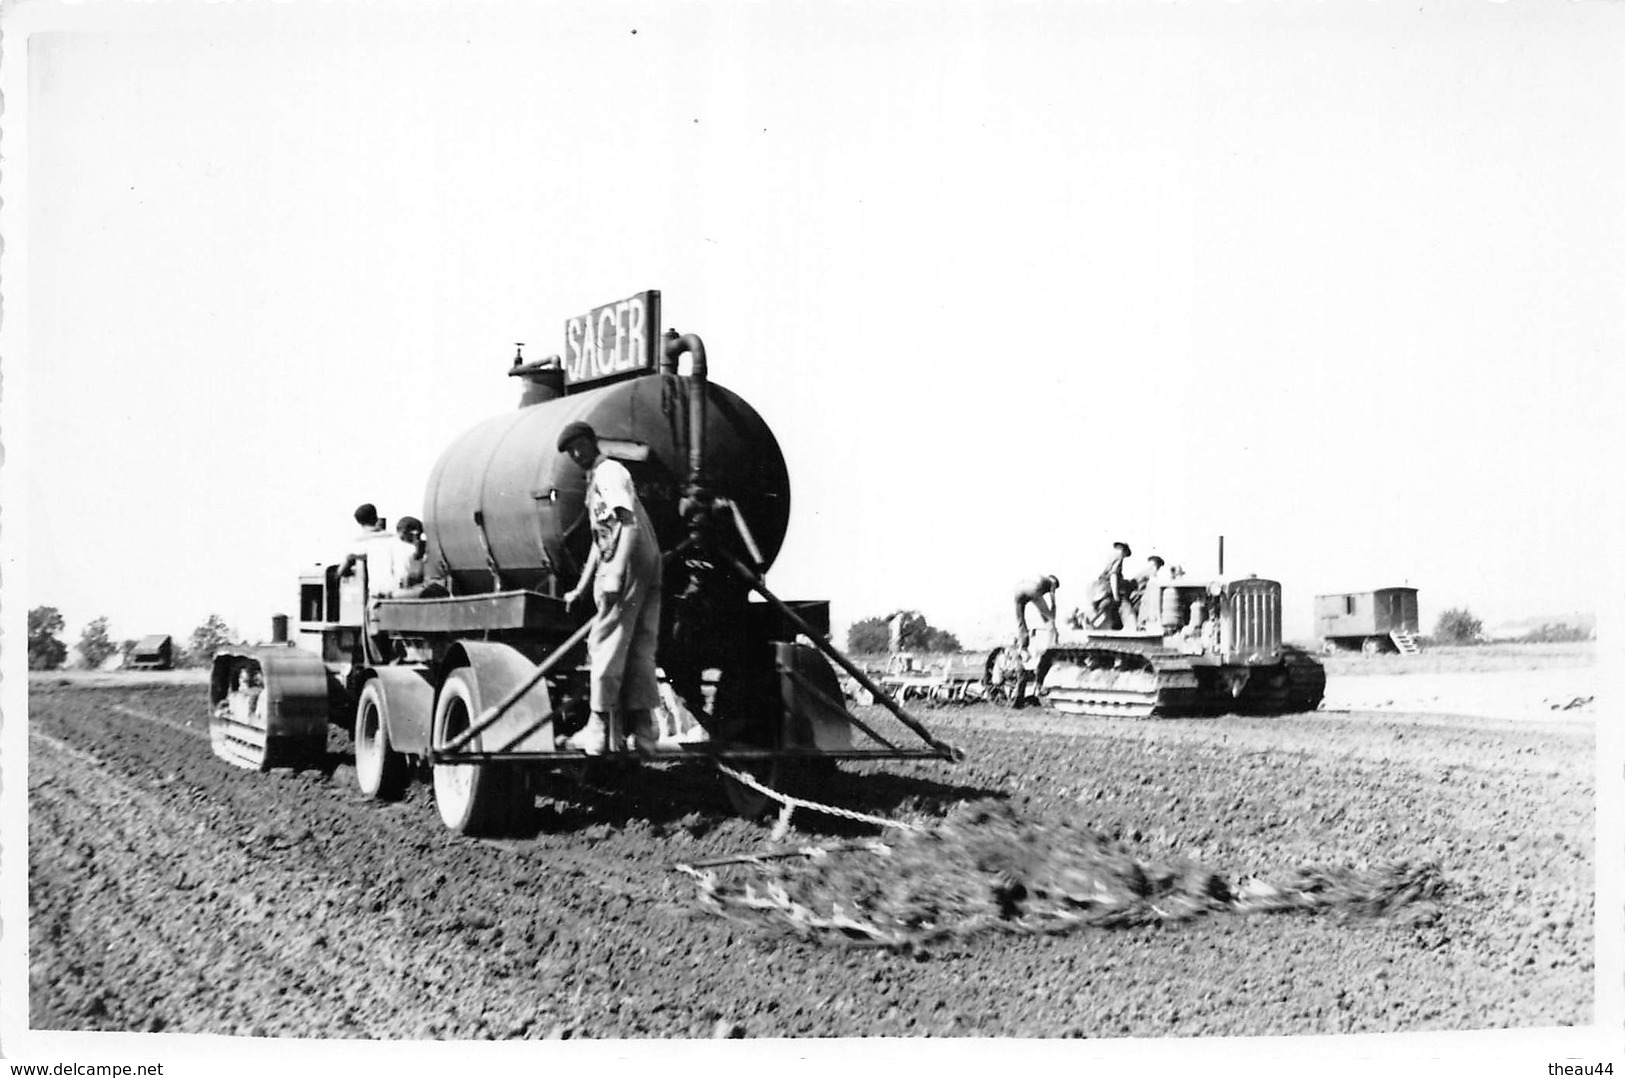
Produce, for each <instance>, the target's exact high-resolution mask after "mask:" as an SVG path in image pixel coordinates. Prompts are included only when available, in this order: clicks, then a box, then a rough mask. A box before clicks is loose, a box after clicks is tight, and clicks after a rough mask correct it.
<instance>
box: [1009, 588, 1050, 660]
mask: <svg viewBox="0 0 1625 1078" xmlns="http://www.w3.org/2000/svg"><path fill="white" fill-rule="evenodd" d="M1060 586H1061V582H1060V581H1059V580H1058V579H1056V578H1055V577H1053V576H1040V577H1034V578H1033V579H1031V580H1023V581H1022V582H1021V583H1020V584H1017V585H1016V642H1017V643H1018V644H1020V645H1021V647H1022V649H1023V650H1025V649H1026V647H1027V645H1028V643H1029V642H1030V641H1031V639H1032V634H1031V633H1029V632H1028V631H1027V604H1028V603H1031V604H1032V607H1033V609H1034V610H1036V611H1038V616H1039V617H1040V618H1042V619H1043V620H1044V628H1045V629H1046V630H1048V632H1049V642H1050V643H1051V644H1054V643H1055V642H1056V641H1057V640H1059V639H1060V633H1059V631H1058V630H1057V629H1056V627H1055V611H1056V598H1055V592H1056V589H1058V588H1059V587H1060Z"/></svg>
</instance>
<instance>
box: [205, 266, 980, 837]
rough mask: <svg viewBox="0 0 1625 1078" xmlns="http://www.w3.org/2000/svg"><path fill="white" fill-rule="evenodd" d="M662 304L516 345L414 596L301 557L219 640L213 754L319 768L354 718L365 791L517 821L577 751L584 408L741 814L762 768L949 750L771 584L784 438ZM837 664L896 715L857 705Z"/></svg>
mask: <svg viewBox="0 0 1625 1078" xmlns="http://www.w3.org/2000/svg"><path fill="white" fill-rule="evenodd" d="M659 324H660V293H659V292H658V291H654V290H650V291H646V292H641V293H638V294H637V295H635V296H633V297H631V298H629V299H626V300H621V301H618V302H616V303H612V304H606V305H604V306H602V307H598V308H594V309H593V310H592V311H591V312H589V313H588V314H586V315H584V316H581V317H579V318H574V319H570V320H569V321H568V322H567V323H566V327H565V351H564V353H563V355H562V356H560V357H549V359H548V360H544V361H541V362H526V361H525V360H524V358H523V355H522V354H519V355H516V356H515V358H514V361H513V363H512V365H511V367H510V369H509V370H508V372H507V373H508V375H509V376H510V377H513V378H515V379H516V380H517V382H518V383H519V386H520V400H519V407H518V408H517V409H515V410H513V411H509V412H506V413H503V414H500V415H496V416H493V417H490V418H488V419H486V420H484V421H483V422H480V423H477V424H475V425H474V426H472V427H470V428H469V429H468V430H467V431H465V432H464V433H463V434H462V435H461V436H459V437H457V438H456V439H454V440H453V441H452V442H451V444H450V445H448V446H447V447H446V448H445V449H444V451H443V452H442V453H441V455H440V457H439V460H438V462H437V463H436V464H435V465H434V467H433V469H432V470H431V471H430V474H429V477H428V482H427V486H426V488H425V491H424V497H423V508H422V520H423V525H424V540H425V544H426V546H425V551H424V555H425V556H424V564H425V572H424V576H425V578H426V581H427V584H426V586H425V587H424V588H423V589H422V592H421V594H419V595H415V596H410V597H388V598H381V597H375V596H371V595H369V593H368V587H367V581H366V574H365V571H364V563H363V569H362V571H358V572H354V573H350V574H343V573H341V566H340V565H334V564H326V565H318V566H317V567H316V568H314V569H313V570H311V571H309V572H306V573H304V574H302V575H301V576H300V577H299V593H298V594H299V600H298V616H297V619H296V629H295V631H293V632H291V633H288V632H286V630H284V631H283V633H282V635H283V636H284V637H286V638H285V639H279V638H278V637H277V633H276V632H275V631H274V632H273V643H272V644H270V645H259V646H255V647H242V648H232V649H228V650H225V651H222V652H221V653H219V654H218V655H216V656H215V658H214V663H213V669H212V671H211V677H210V734H211V743H212V745H213V749H214V752H215V753H216V755H218V756H220V757H221V758H222V759H224V760H226V761H227V762H229V763H232V764H236V765H238V766H241V767H244V768H250V769H255V770H262V771H263V770H269V769H271V768H277V767H300V766H308V765H312V764H320V763H321V762H323V761H324V760H325V757H326V746H327V732H328V728H329V727H330V726H339V727H343V728H347V729H349V730H350V731H351V738H352V742H353V745H354V753H355V774H356V780H357V783H358V785H359V787H360V789H361V791H362V793H363V794H364V795H365V796H367V797H368V798H372V799H377V800H391V799H395V798H399V797H401V796H402V795H403V794H404V792H405V789H406V786H407V785H408V783H409V782H410V781H412V779H413V778H414V777H415V776H425V775H426V776H427V777H428V778H429V779H430V781H432V784H433V791H434V798H435V802H436V805H437V807H438V810H439V813H440V816H441V818H442V820H443V821H444V822H445V824H446V825H447V826H448V827H450V828H451V829H452V830H454V831H457V832H459V833H463V834H489V833H499V832H503V831H505V830H508V829H510V828H511V827H512V826H513V825H514V824H515V822H516V820H517V819H518V818H519V814H520V813H522V811H523V810H524V809H526V808H528V807H529V805H530V804H532V803H533V793H534V790H535V788H536V786H537V783H538V780H539V779H542V778H545V777H546V774H547V773H548V772H549V771H550V770H553V769H559V768H568V767H579V766H581V765H582V763H583V759H584V758H583V754H582V753H580V752H578V751H575V750H572V749H570V748H568V747H565V746H564V739H565V738H566V737H567V736H568V735H569V734H570V733H572V732H574V731H575V730H578V729H580V728H581V726H582V725H584V724H585V722H586V720H587V717H588V710H587V701H588V695H589V691H588V690H589V686H588V671H587V666H586V663H585V660H586V644H585V643H584V641H585V639H586V636H587V632H588V629H589V627H590V609H589V610H587V611H585V612H584V611H581V610H579V609H578V610H576V611H572V610H570V609H568V608H567V606H566V603H565V601H564V596H565V595H566V594H567V593H568V591H569V590H570V588H571V587H572V586H573V585H574V584H575V582H576V581H577V579H578V577H579V576H580V574H581V571H582V569H583V567H584V565H585V563H586V559H587V552H588V543H589V542H590V536H589V527H588V522H587V513H586V507H585V493H586V476H585V473H584V471H583V470H582V469H581V468H580V467H578V466H577V465H576V464H575V463H573V462H572V461H571V460H570V459H569V458H568V457H567V456H565V455H564V454H562V453H559V452H558V451H557V449H556V445H555V443H556V439H557V436H558V434H559V432H560V430H561V429H562V428H563V427H564V426H565V425H566V424H568V423H570V422H573V421H576V420H582V421H585V422H587V423H589V424H591V426H592V427H593V428H594V429H595V430H596V431H597V433H598V436H599V445H600V448H601V449H602V450H603V451H604V452H605V453H606V454H607V455H608V456H609V457H610V458H612V459H615V460H618V461H620V462H621V463H622V464H624V465H625V467H626V468H627V469H628V471H629V472H630V473H631V475H632V477H633V482H634V485H635V486H636V489H637V493H638V497H639V499H640V500H641V501H642V503H643V505H644V507H645V509H646V510H647V511H648V514H649V517H650V520H651V522H652V524H653V526H654V530H655V533H656V537H657V539H658V541H659V545H660V549H661V551H662V552H663V563H664V571H663V602H662V618H661V631H660V642H659V649H658V653H657V657H658V665H659V668H660V671H661V673H662V676H663V679H664V688H663V696H666V698H667V699H669V700H670V701H672V706H673V707H678V706H680V707H681V708H682V709H683V710H684V711H686V712H687V714H688V715H690V716H692V718H693V720H694V721H696V722H697V723H698V724H699V726H700V727H703V729H704V734H705V736H704V737H703V739H696V740H692V741H687V742H685V743H683V744H682V745H680V746H678V747H677V750H676V751H678V752H679V753H680V754H681V756H683V757H686V758H691V759H695V760H700V761H717V762H721V763H723V764H725V765H728V768H730V769H732V770H734V771H735V773H737V774H739V775H743V776H745V777H746V778H748V779H749V780H750V783H744V782H741V781H739V780H738V779H734V778H731V777H727V772H726V771H724V772H723V773H724V776H725V777H724V779H723V782H724V785H725V787H726V789H727V791H728V795H729V797H730V799H731V800H732V802H733V804H734V807H735V808H736V809H737V810H739V811H740V812H742V813H744V814H746V815H756V814H759V813H760V812H762V811H763V810H765V809H766V808H767V807H769V805H770V800H769V795H766V794H764V793H762V791H761V789H759V788H758V787H766V788H769V789H777V788H781V787H783V786H784V785H786V784H789V783H790V782H792V781H793V779H794V778H796V777H797V776H801V777H805V776H806V775H808V774H817V773H819V772H820V771H824V772H827V770H828V768H829V767H831V766H833V763H832V762H833V761H836V760H841V759H872V758H933V759H941V760H953V759H956V758H958V757H959V755H960V754H959V752H958V750H956V749H954V748H953V747H952V746H950V745H948V744H946V743H944V742H941V741H939V740H937V739H936V738H935V737H934V736H932V735H931V733H930V731H928V730H926V729H925V727H924V726H922V725H921V724H920V723H919V722H918V721H917V720H916V719H914V718H913V717H912V716H911V715H909V714H908V713H907V712H906V711H904V710H903V709H902V708H901V707H900V706H899V705H898V704H897V703H896V702H895V701H894V700H892V699H891V698H890V697H888V696H886V694H885V693H883V692H881V691H880V689H879V688H878V686H875V685H873V683H871V682H869V679H868V676H867V675H866V674H865V673H864V672H863V671H862V670H860V669H858V668H857V667H856V666H855V665H853V664H852V663H851V662H850V660H848V659H847V658H846V657H845V656H843V655H842V654H840V652H838V651H837V650H836V649H835V648H834V647H833V646H832V645H831V644H830V643H829V640H828V634H829V604H828V603H827V602H826V601H822V600H800V601H785V600H782V599H780V598H779V597H778V596H776V595H774V594H773V592H772V591H770V590H769V588H768V586H767V583H766V579H765V574H766V573H767V571H768V569H769V568H770V567H771V566H772V564H773V562H774V560H775V558H776V557H777V555H778V553H779V550H780V547H781V546H782V544H783V542H784V538H785V534H786V531H787V528H788V524H789V519H790V481H789V475H788V471H787V469H786V466H785V461H784V456H783V454H782V452H781V451H780V448H779V445H778V443H777V441H776V440H775V438H774V436H773V432H772V431H771V430H770V429H769V427H768V425H767V423H766V422H764V421H763V419H762V418H761V416H760V415H759V414H758V413H757V412H756V411H755V409H753V408H752V407H751V406H750V404H748V403H747V402H746V401H745V400H744V399H742V398H741V397H740V396H738V395H737V394H735V393H733V392H731V391H730V390H728V389H726V388H724V387H723V386H721V385H719V384H717V383H716V382H714V381H712V380H711V378H710V375H709V370H708V363H707V358H706V353H705V347H704V344H703V343H702V342H701V340H700V338H699V337H698V336H696V335H694V334H679V333H677V332H676V331H675V330H667V331H666V333H665V334H659V333H658V326H659ZM684 357H687V359H688V373H687V374H680V373H679V369H680V364H681V362H682V360H683V359H684ZM588 605H589V606H590V604H588ZM273 625H274V626H286V625H287V619H285V618H279V619H274V621H273ZM831 663H835V664H836V665H838V666H840V667H841V668H842V669H844V670H845V671H846V673H847V674H848V675H850V676H852V677H854V678H855V679H857V680H859V681H860V682H861V683H864V684H865V687H866V688H869V689H870V690H871V691H872V692H873V693H874V696H875V699H876V701H877V702H878V703H879V704H880V705H881V707H882V710H884V711H885V712H889V716H888V715H884V714H883V715H880V716H878V717H876V716H874V715H871V716H870V719H869V721H867V722H865V721H863V720H860V719H859V718H858V717H857V716H854V715H853V714H852V713H851V712H850V711H848V709H847V707H846V705H845V703H844V700H843V695H842V692H841V688H840V684H839V681H838V680H837V676H836V674H835V671H834V670H833V669H832V667H831ZM883 724H884V725H885V729H884V730H882V729H880V728H879V727H880V726H882V725H883Z"/></svg>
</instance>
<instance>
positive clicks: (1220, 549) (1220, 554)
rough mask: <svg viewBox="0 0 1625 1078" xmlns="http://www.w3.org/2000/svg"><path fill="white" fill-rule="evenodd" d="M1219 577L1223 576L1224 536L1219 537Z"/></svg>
mask: <svg viewBox="0 0 1625 1078" xmlns="http://www.w3.org/2000/svg"><path fill="white" fill-rule="evenodd" d="M1219 575H1220V576H1223V575H1224V536H1222V535H1221V536H1219Z"/></svg>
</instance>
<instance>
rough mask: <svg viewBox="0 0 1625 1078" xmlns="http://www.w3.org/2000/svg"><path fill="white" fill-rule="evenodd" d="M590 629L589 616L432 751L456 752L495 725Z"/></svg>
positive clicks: (583, 638)
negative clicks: (514, 684) (527, 673)
mask: <svg viewBox="0 0 1625 1078" xmlns="http://www.w3.org/2000/svg"><path fill="white" fill-rule="evenodd" d="M591 631H592V620H591V619H590V618H589V619H588V620H587V621H584V622H582V624H581V627H580V628H578V629H577V630H576V631H575V632H573V633H571V634H570V638H569V639H568V640H566V641H565V642H564V643H562V644H560V645H559V646H558V647H557V648H556V649H554V651H553V654H551V655H549V656H548V657H547V658H545V659H543V660H542V662H541V665H540V666H538V667H537V668H536V669H535V670H533V671H532V672H531V674H530V676H529V677H527V678H525V680H524V681H522V682H520V683H519V685H518V686H517V687H516V688H514V690H513V691H512V692H510V693H508V695H507V696H504V697H503V698H502V700H501V701H500V702H498V703H497V704H495V705H493V706H492V707H489V708H486V709H485V710H484V711H483V712H481V713H480V717H479V720H478V721H477V722H475V723H474V725H472V726H470V727H469V728H468V729H466V730H464V731H463V732H462V733H460V734H458V735H457V736H456V737H454V738H452V739H451V740H450V741H448V742H446V743H445V744H444V745H441V746H440V747H439V748H437V749H435V750H434V751H435V752H436V753H444V752H456V751H457V750H458V749H460V748H462V747H463V746H464V745H466V744H468V743H469V742H470V741H473V740H474V739H475V738H476V737H478V736H479V735H480V734H482V733H484V732H485V731H486V730H488V729H490V728H491V727H492V726H494V725H496V723H497V722H498V721H499V720H500V719H501V718H502V716H504V715H506V714H507V713H508V709H509V708H511V707H513V705H514V704H516V703H518V702H519V698H520V697H522V696H524V695H525V694H526V693H528V692H529V691H530V690H531V689H534V688H535V687H536V683H537V682H538V681H540V680H542V678H544V677H546V676H547V674H548V672H549V671H550V670H552V669H553V667H554V666H556V665H558V662H559V660H560V659H562V658H564V656H565V653H566V652H568V651H569V650H570V649H571V648H573V647H575V646H576V645H577V644H579V643H581V642H582V641H583V640H585V639H587V634H588V633H589V632H591Z"/></svg>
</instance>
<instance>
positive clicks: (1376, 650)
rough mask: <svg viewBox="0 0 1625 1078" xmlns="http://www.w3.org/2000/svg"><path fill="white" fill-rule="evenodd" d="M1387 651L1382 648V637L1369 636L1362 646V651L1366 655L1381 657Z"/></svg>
mask: <svg viewBox="0 0 1625 1078" xmlns="http://www.w3.org/2000/svg"><path fill="white" fill-rule="evenodd" d="M1386 650H1387V649H1386V648H1384V647H1383V646H1382V637H1380V636H1368V637H1366V638H1365V643H1363V644H1361V645H1360V651H1361V652H1362V653H1364V654H1366V655H1381V654H1382V653H1383V652H1384V651H1386Z"/></svg>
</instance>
